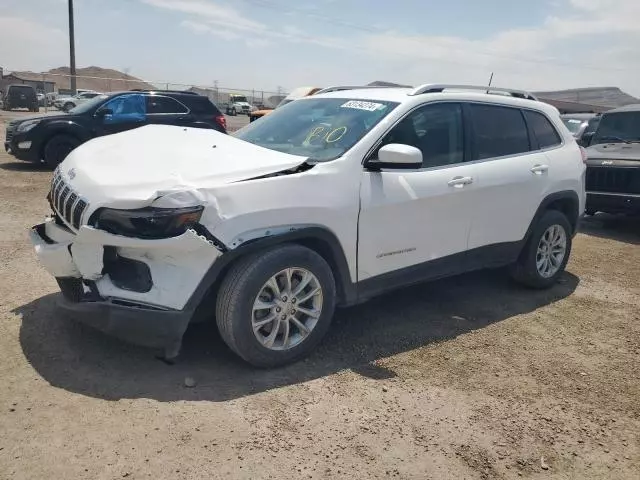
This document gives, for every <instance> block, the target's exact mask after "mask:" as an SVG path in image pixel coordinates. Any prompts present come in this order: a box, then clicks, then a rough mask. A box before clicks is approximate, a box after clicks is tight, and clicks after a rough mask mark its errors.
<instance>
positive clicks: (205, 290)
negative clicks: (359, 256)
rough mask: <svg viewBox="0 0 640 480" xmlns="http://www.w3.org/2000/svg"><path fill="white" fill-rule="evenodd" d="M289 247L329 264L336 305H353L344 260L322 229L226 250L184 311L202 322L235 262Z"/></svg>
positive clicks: (332, 237) (354, 294) (337, 245)
mask: <svg viewBox="0 0 640 480" xmlns="http://www.w3.org/2000/svg"><path fill="white" fill-rule="evenodd" d="M291 244H294V245H301V246H304V247H306V248H309V249H310V250H313V251H314V252H316V253H317V254H318V255H320V256H321V257H322V258H323V259H324V260H325V261H326V262H327V263H328V264H329V266H330V267H331V270H332V272H333V275H334V279H335V282H336V293H337V299H336V304H337V305H351V304H354V303H356V299H357V289H356V286H355V284H354V283H353V282H352V281H351V275H350V272H349V265H348V263H347V258H346V256H345V254H344V251H343V249H342V246H341V244H340V241H339V240H338V238H337V237H336V236H335V234H334V233H332V232H331V231H330V230H328V229H326V228H323V227H304V228H300V229H296V230H293V231H289V232H286V233H281V234H277V235H270V236H266V237H261V238H256V239H253V240H249V241H247V242H245V243H243V244H242V245H240V246H239V247H237V248H235V249H233V250H226V251H225V252H224V253H223V255H221V256H220V257H219V258H218V259H217V260H216V261H215V262H214V263H213V265H212V266H211V267H210V268H209V270H208V271H207V273H206V274H205V275H204V277H203V278H202V280H201V282H200V284H199V285H198V287H197V288H196V289H195V290H194V292H193V294H192V295H191V297H190V298H189V300H188V301H187V304H186V306H185V309H187V310H191V311H192V312H193V318H194V319H196V320H197V319H201V315H205V313H206V312H211V311H212V309H214V305H215V301H216V295H217V291H218V288H219V286H220V284H221V282H222V281H223V279H224V278H225V276H226V275H227V273H228V272H229V270H230V269H231V268H232V266H233V265H234V264H235V263H236V262H238V261H239V260H240V259H243V258H246V256H247V255H254V254H257V253H260V252H261V251H264V250H265V249H268V248H272V247H275V246H277V245H291ZM209 307H211V308H209Z"/></svg>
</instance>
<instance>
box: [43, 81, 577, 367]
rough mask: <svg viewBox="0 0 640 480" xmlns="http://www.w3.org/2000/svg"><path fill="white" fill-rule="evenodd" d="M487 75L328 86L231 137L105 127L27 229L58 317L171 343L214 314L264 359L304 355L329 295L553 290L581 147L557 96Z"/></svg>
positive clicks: (74, 159) (67, 164)
mask: <svg viewBox="0 0 640 480" xmlns="http://www.w3.org/2000/svg"><path fill="white" fill-rule="evenodd" d="M336 88H339V87H336ZM486 91H487V87H486V86H480V87H464V86H459V85H458V86H449V85H423V86H421V87H418V88H416V89H411V88H375V89H374V88H359V89H351V90H349V89H343V90H340V91H334V90H333V89H328V90H325V92H326V93H321V94H318V95H314V96H311V97H307V98H303V99H300V100H297V101H295V102H293V103H292V104H291V105H288V106H287V107H286V108H282V109H277V110H275V111H274V112H273V113H271V114H269V115H268V116H267V117H265V118H264V119H262V120H260V121H259V122H254V123H251V124H249V125H248V126H246V127H244V128H243V129H241V130H240V131H238V132H237V133H236V135H235V136H226V135H222V134H219V133H217V132H206V131H201V130H195V129H184V130H183V129H172V128H169V127H167V126H164V125H149V126H145V127H142V128H138V129H136V130H134V131H130V132H126V133H123V134H120V135H113V136H110V137H106V138H99V139H96V140H93V141H91V142H88V143H86V144H85V145H82V146H81V147H79V148H77V149H76V150H75V151H74V152H73V153H72V154H71V155H69V157H68V158H67V159H66V160H65V161H64V162H63V163H62V164H61V165H60V166H59V168H58V169H57V170H56V172H55V174H54V178H53V180H52V183H51V190H50V193H49V200H50V202H51V206H52V209H53V212H54V214H53V217H50V218H49V219H48V220H46V221H45V223H42V224H40V225H38V226H36V227H34V229H33V230H32V231H31V239H32V242H33V244H34V246H35V250H36V253H37V255H38V257H39V258H40V261H41V263H42V264H43V265H44V266H45V268H47V270H48V271H49V272H50V273H51V274H52V275H53V276H54V277H56V278H57V280H58V283H59V285H60V288H61V290H62V293H63V300H62V303H61V308H62V309H63V310H64V311H65V312H67V314H69V315H70V316H72V317H77V318H78V319H79V320H81V321H83V322H85V323H87V324H90V325H92V326H94V327H96V328H98V329H100V330H103V331H105V332H108V333H110V334H113V335H115V336H118V337H120V338H122V339H124V340H128V341H131V342H134V343H139V344H142V345H147V346H154V347H163V348H164V349H165V355H166V356H168V357H171V356H175V355H176V354H177V351H178V350H179V346H180V342H181V338H182V335H183V333H184V331H185V330H186V328H187V325H188V324H189V323H190V322H191V321H192V320H196V319H199V318H204V317H206V315H207V314H209V315H215V320H216V322H217V325H218V329H219V331H220V334H221V336H222V338H223V339H224V341H225V342H226V343H227V345H229V347H230V348H231V349H232V350H233V351H234V352H235V353H237V354H238V355H239V356H240V357H242V358H243V359H244V360H246V361H248V362H250V363H251V364H253V365H257V366H260V367H271V366H275V365H281V364H285V363H288V362H291V361H294V360H296V359H298V358H300V357H302V356H304V355H306V354H308V353H309V352H310V351H311V350H312V349H313V348H314V347H315V346H316V345H317V344H318V342H319V341H320V340H321V339H322V337H323V336H324V334H325V333H326V332H327V330H328V328H329V326H330V323H331V319H332V316H333V312H334V308H335V307H336V306H337V305H338V306H345V305H353V304H357V303H359V302H363V301H365V300H367V299H369V298H371V297H372V296H375V295H378V294H381V293H383V292H388V291H390V290H392V289H396V288H399V287H403V286H406V285H410V284H414V283H417V282H422V281H425V280H430V279H436V278H440V277H444V276H448V275H456V274H459V273H462V272H466V271H469V270H475V269H479V268H485V267H500V266H509V267H510V271H511V274H512V275H513V277H514V278H515V279H516V280H518V281H519V282H521V283H523V284H525V285H528V286H530V287H534V288H549V287H551V286H552V285H554V284H555V283H556V280H557V279H558V278H559V276H560V275H561V274H562V272H563V270H564V268H565V265H566V263H567V261H568V259H569V253H570V251H571V241H572V237H573V235H574V234H575V232H576V227H577V224H578V219H579V217H580V214H581V212H583V211H584V205H585V192H584V173H585V164H584V160H583V155H582V153H583V152H582V151H581V148H580V147H579V146H578V145H577V144H576V142H575V141H574V139H573V137H571V134H570V133H569V132H568V131H567V129H566V128H564V127H563V125H562V121H561V120H560V116H559V113H558V110H557V109H555V108H554V107H552V106H551V105H548V104H545V103H542V102H538V101H536V100H535V99H534V98H535V97H533V96H531V95H530V94H528V93H526V92H519V91H514V90H505V91H506V92H507V93H508V94H509V96H505V95H494V94H492V93H494V92H496V93H497V92H502V90H500V89H493V90H492V91H491V93H486ZM201 315H202V316H201Z"/></svg>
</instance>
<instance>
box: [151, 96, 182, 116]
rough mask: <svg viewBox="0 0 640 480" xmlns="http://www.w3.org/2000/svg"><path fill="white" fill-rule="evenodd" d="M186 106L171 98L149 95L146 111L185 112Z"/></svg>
mask: <svg viewBox="0 0 640 480" xmlns="http://www.w3.org/2000/svg"><path fill="white" fill-rule="evenodd" d="M187 112H188V110H187V108H186V107H185V106H184V105H182V104H181V103H179V102H177V101H176V100H174V99H173V98H170V97H163V96H156V95H149V96H148V97H147V113H187Z"/></svg>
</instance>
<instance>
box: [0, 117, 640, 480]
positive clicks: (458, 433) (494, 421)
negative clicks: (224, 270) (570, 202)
mask: <svg viewBox="0 0 640 480" xmlns="http://www.w3.org/2000/svg"><path fill="white" fill-rule="evenodd" d="M2 119H3V117H0V124H1V123H2ZM0 135H1V134H0ZM50 177H51V172H49V171H46V170H45V169H43V168H41V167H40V166H37V165H30V164H24V163H20V162H13V161H12V159H11V157H9V156H8V155H5V154H4V153H0V191H1V192H2V195H1V197H0V275H1V278H2V282H1V283H0V351H2V353H3V355H4V361H3V362H2V363H1V364H0V381H1V382H2V386H3V388H2V389H1V390H0V411H1V412H2V413H1V414H0V432H1V434H0V478H1V479H9V478H11V479H29V480H34V479H51V478H53V479H58V478H65V479H91V480H97V479H116V478H134V479H138V478H162V479H174V478H175V479H194V478H225V479H229V478H243V479H244V478H246V479H249V478H251V479H262V478H278V479H284V478H294V479H300V478H312V479H334V478H335V479H337V478H365V479H373V478H400V479H438V480H442V479H456V480H458V479H463V478H464V479H508V478H531V479H537V478H541V479H542V478H544V479H548V478H552V479H634V480H635V479H637V478H639V476H640V473H639V472H640V435H639V434H640V401H639V400H638V399H639V398H640V381H639V377H640V374H639V373H638V372H640V322H639V320H640V281H639V280H640V247H639V245H640V221H639V220H638V219H627V218H621V217H607V216H597V217H595V218H593V219H589V220H588V221H587V222H586V223H585V224H584V225H583V228H582V232H581V233H580V234H578V236H577V237H576V239H575V243H574V252H573V256H572V259H571V262H570V263H569V266H568V272H567V273H566V274H565V275H564V277H563V278H562V279H561V281H560V283H559V284H558V285H557V286H556V287H554V288H553V289H552V290H550V291H545V292H538V291H528V290H524V289H521V288H519V287H517V286H514V285H513V284H512V283H510V282H509V281H508V280H507V279H506V277H505V276H504V274H503V273H502V272H499V271H496V272H479V273H474V274H471V275H465V276H461V277H457V278H453V279H450V280H446V281H440V282H436V283H430V284H425V285H422V286H418V287H415V288H411V289H407V290H404V291H402V292H400V293H396V294H393V295H388V296H384V297H381V298H378V299H375V300H373V301H371V302H369V303H367V304H365V305H362V306H359V307H357V308H351V309H347V310H342V311H340V312H338V314H337V316H336V319H335V322H334V325H333V326H332V329H331V331H330V333H329V335H328V337H327V338H326V340H325V341H324V343H323V344H322V346H321V347H320V348H319V349H318V350H317V352H316V353H315V354H314V355H313V356H312V357H311V358H309V359H308V360H307V361H303V362H300V363H298V364H295V365H292V366H290V367H287V368H282V369H278V370H272V371H262V370H254V369H252V368H249V367H248V366H246V365H244V364H243V363H241V362H240V361H238V360H237V359H236V358H235V357H234V356H233V355H232V354H231V353H230V352H229V351H228V350H227V348H226V347H225V346H224V344H223V343H222V342H221V340H220V339H219V338H218V337H217V335H216V334H215V331H214V330H213V329H212V328H211V327H208V326H200V327H198V328H192V329H190V330H189V331H188V332H187V336H186V339H185V345H184V354H183V356H182V358H181V361H180V362H179V363H178V364H176V365H173V366H168V365H166V364H164V363H162V362H160V361H158V360H156V359H155V357H154V354H155V352H153V351H150V350H146V349H142V348H137V347H133V346H128V345H125V344H122V343H120V342H118V341H116V340H113V339H111V338H108V337H106V336H103V335H101V334H99V333H97V332H94V331H92V330H90V329H89V328H86V327H83V326H81V325H78V324H75V323H73V322H71V321H70V320H69V319H67V318H65V317H64V316H63V315H61V314H60V313H58V312H57V311H56V309H55V307H54V302H55V299H56V296H57V293H56V292H57V286H56V284H55V282H54V280H53V279H52V278H51V277H49V275H48V274H47V273H46V272H45V271H44V270H43V269H42V268H41V267H40V266H38V264H37V263H36V260H35V255H34V253H33V252H32V249H31V247H30V245H29V243H28V240H27V235H26V232H27V229H28V228H29V227H30V226H31V225H33V224H35V223H38V222H40V221H41V220H42V218H43V216H44V215H45V214H46V213H47V211H48V207H47V203H46V201H45V198H44V197H45V194H46V191H47V185H48V182H49V180H50ZM187 378H189V381H187V382H186V383H189V384H190V385H191V384H192V382H193V383H195V386H193V387H191V388H188V387H186V386H185V380H186V379H187Z"/></svg>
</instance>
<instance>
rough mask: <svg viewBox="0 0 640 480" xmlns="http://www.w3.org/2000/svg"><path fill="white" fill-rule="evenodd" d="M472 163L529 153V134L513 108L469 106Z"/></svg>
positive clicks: (519, 113)
mask: <svg viewBox="0 0 640 480" xmlns="http://www.w3.org/2000/svg"><path fill="white" fill-rule="evenodd" d="M469 109H470V112H471V122H472V125H473V131H474V143H475V152H474V160H479V159H483V158H494V157H502V156H504V155H515V154H518V153H523V152H528V151H529V134H528V133H527V126H526V124H525V123H524V118H523V117H522V113H521V112H520V110H519V109H517V108H510V107H499V106H494V105H478V104H470V105H469Z"/></svg>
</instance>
